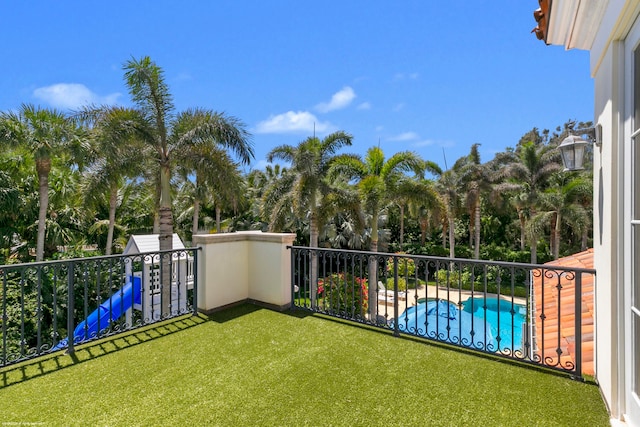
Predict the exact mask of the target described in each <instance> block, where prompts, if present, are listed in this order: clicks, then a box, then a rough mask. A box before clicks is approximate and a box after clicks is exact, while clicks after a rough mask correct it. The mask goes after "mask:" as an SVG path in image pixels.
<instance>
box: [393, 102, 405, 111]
mask: <svg viewBox="0 0 640 427" xmlns="http://www.w3.org/2000/svg"><path fill="white" fill-rule="evenodd" d="M403 108H404V103H403V102H401V103H399V104H396V105H395V106H394V107H393V111H395V112H396V113H397V112H398V111H400V110H402V109H403Z"/></svg>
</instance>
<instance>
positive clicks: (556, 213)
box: [534, 174, 593, 259]
mask: <svg viewBox="0 0 640 427" xmlns="http://www.w3.org/2000/svg"><path fill="white" fill-rule="evenodd" d="M556 177H557V179H556V180H555V182H554V183H553V185H552V186H551V187H549V188H547V189H546V190H545V191H544V192H542V193H541V194H540V207H541V209H542V212H539V213H538V217H537V218H534V221H535V220H538V221H539V220H544V219H546V220H551V221H550V222H551V224H553V228H552V229H551V239H550V245H549V246H550V248H551V254H552V256H553V259H558V258H559V256H560V232H561V230H562V225H563V221H564V220H565V219H567V220H569V223H570V224H571V226H572V227H574V228H576V229H577V230H579V231H580V233H581V234H582V230H583V229H584V228H587V225H588V223H589V217H590V214H589V212H587V210H586V209H585V208H584V206H583V204H582V201H583V200H584V199H585V198H588V197H590V196H591V194H592V191H593V181H592V180H590V179H585V178H584V177H581V176H579V175H578V176H572V177H570V178H567V177H566V176H558V174H556Z"/></svg>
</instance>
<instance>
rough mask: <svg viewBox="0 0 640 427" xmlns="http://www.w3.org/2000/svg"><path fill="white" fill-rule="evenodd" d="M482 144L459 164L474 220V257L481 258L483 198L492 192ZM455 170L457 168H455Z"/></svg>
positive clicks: (471, 233)
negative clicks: (481, 147) (481, 158)
mask: <svg viewBox="0 0 640 427" xmlns="http://www.w3.org/2000/svg"><path fill="white" fill-rule="evenodd" d="M479 146H480V144H473V145H472V146H471V151H470V153H469V155H468V156H467V157H463V158H462V159H461V160H462V162H461V163H460V164H458V168H457V169H458V170H459V174H460V180H461V182H462V188H463V192H464V193H465V202H466V206H467V209H468V211H469V217H470V218H472V220H471V224H470V225H471V226H470V233H469V234H470V239H471V240H472V241H473V245H472V246H473V257H474V259H479V258H480V228H481V224H480V219H481V206H482V196H483V195H484V194H486V193H488V192H489V191H491V183H490V180H489V170H488V168H487V167H486V166H485V165H483V164H482V163H481V162H480V153H479V151H478V147H479ZM456 163H457V162H456ZM454 168H455V166H454Z"/></svg>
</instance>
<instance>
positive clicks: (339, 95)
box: [316, 86, 356, 113]
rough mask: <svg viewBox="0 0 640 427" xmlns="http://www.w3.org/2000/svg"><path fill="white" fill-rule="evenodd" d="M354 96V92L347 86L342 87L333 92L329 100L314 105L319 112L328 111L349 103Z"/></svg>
mask: <svg viewBox="0 0 640 427" xmlns="http://www.w3.org/2000/svg"><path fill="white" fill-rule="evenodd" d="M355 97H356V93H355V92H354V91H353V89H351V88H350V87H349V86H345V87H343V88H342V89H341V90H339V91H338V92H336V93H334V94H333V96H332V97H331V101H329V102H321V103H320V104H318V105H316V110H318V111H319V112H321V113H328V112H329V111H333V110H340V109H341V108H345V107H346V106H347V105H349V104H351V101H353V99H354V98H355Z"/></svg>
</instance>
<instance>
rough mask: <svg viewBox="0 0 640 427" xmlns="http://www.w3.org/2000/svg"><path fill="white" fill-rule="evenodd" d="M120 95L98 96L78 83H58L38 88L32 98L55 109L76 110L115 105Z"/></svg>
mask: <svg viewBox="0 0 640 427" xmlns="http://www.w3.org/2000/svg"><path fill="white" fill-rule="evenodd" d="M120 95H121V94H120V93H112V94H110V95H106V96H100V95H97V94H95V93H93V92H91V91H90V90H89V89H88V88H87V87H86V86H85V85H83V84H80V83H58V84H54V85H51V86H44V87H39V88H37V89H35V90H34V91H33V96H34V97H35V98H38V99H40V100H42V101H44V102H46V103H47V104H50V105H51V106H53V107H56V108H69V109H76V108H80V107H82V106H84V105H89V104H98V105H103V104H107V105H111V104H115V103H116V102H117V100H118V98H119V97H120Z"/></svg>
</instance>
